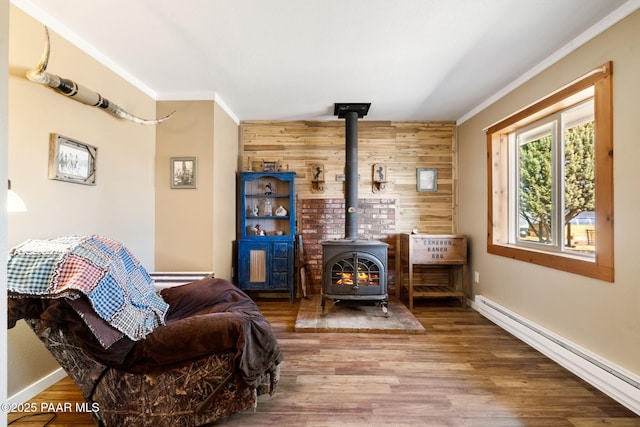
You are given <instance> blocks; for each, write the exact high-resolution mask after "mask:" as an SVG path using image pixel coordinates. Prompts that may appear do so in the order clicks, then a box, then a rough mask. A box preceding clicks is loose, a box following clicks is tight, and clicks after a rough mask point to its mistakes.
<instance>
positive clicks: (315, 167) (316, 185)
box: [311, 163, 324, 193]
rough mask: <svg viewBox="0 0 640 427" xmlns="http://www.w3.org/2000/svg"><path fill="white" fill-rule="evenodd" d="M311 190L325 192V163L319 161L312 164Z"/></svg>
mask: <svg viewBox="0 0 640 427" xmlns="http://www.w3.org/2000/svg"><path fill="white" fill-rule="evenodd" d="M311 192H312V193H324V165H321V164H319V163H314V164H312V165H311Z"/></svg>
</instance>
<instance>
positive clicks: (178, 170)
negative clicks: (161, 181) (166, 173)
mask: <svg viewBox="0 0 640 427" xmlns="http://www.w3.org/2000/svg"><path fill="white" fill-rule="evenodd" d="M197 180H198V159H197V158H196V157H171V188H185V189H189V188H197V184H198V182H197Z"/></svg>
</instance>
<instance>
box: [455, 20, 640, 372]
mask: <svg viewBox="0 0 640 427" xmlns="http://www.w3.org/2000/svg"><path fill="white" fill-rule="evenodd" d="M638 28H640V11H636V12H635V13H634V14H632V15H630V16H629V17H627V18H625V19H624V20H622V21H621V22H620V23H618V24H617V25H615V26H613V27H612V28H610V29H609V30H607V31H605V32H604V33H602V34H601V35H599V36H598V37H596V38H594V39H593V40H591V41H590V42H588V43H587V44H585V45H584V46H582V47H580V48H579V49H577V50H575V51H574V52H572V53H571V54H570V55H568V56H567V57H565V58H564V59H562V60H560V61H559V62H557V63H556V64H554V65H553V66H551V67H549V68H548V69H547V70H545V71H543V72H542V73H540V74H539V75H537V76H536V77H535V78H533V79H531V80H529V81H528V82H526V83H525V84H523V85H521V86H520V87H518V88H517V89H515V90H513V91H512V92H511V93H509V94H508V95H506V96H504V97H503V98H501V99H500V100H498V101H497V102H495V103H494V104H493V105H491V106H489V107H488V108H486V109H484V110H483V111H481V112H479V113H478V114H477V115H475V116H474V117H472V118H471V119H469V120H467V121H465V122H464V123H462V125H461V126H460V127H459V129H458V142H459V145H460V157H459V161H460V169H459V170H460V181H459V182H460V187H459V189H460V217H459V221H460V222H459V230H460V232H462V233H466V234H468V235H469V236H470V264H471V265H470V271H472V272H473V271H478V272H479V273H480V283H479V284H473V294H475V295H484V296H486V297H488V298H490V299H492V300H494V301H496V302H498V303H500V304H502V305H503V306H506V307H507V308H508V309H510V310H512V311H514V312H516V313H518V314H520V315H522V316H524V317H526V318H528V319H529V320H531V321H533V322H535V323H537V324H539V325H541V326H543V327H545V328H546V329H549V330H551V331H553V332H555V333H556V334H558V335H560V336H562V337H564V338H565V339H567V340H569V341H571V342H573V343H575V344H577V345H579V346H581V347H583V348H585V349H587V350H589V351H591V352H592V353H595V354H596V355H598V356H600V357H602V358H604V359H606V360H608V361H610V362H613V363H614V364H617V365H618V366H619V367H622V368H624V369H626V370H628V371H629V372H632V373H635V374H640V315H639V314H638V313H640V312H639V311H638V302H639V301H640V286H639V285H638V268H637V264H638V261H637V260H638V256H637V253H638V247H637V244H638V242H640V227H639V226H638V220H637V217H638V212H640V198H638V196H637V191H638V190H637V183H638V182H640V168H639V167H638V159H639V158H640V144H639V143H638V135H640V120H638V100H639V99H640V83H639V81H638V76H640V31H638ZM608 60H612V61H613V85H614V95H613V96H614V100H613V102H614V107H613V110H614V168H615V170H614V181H615V182H614V193H615V196H614V197H615V276H616V278H615V282H614V283H609V282H603V281H599V280H595V279H590V278H586V277H583V276H580V275H576V274H570V273H565V272H561V271H558V270H554V269H550V268H546V267H541V266H537V265H533V264H529V263H526V262H521V261H515V260H511V259H508V258H504V257H499V256H496V255H489V254H487V251H486V244H487V242H486V235H487V214H486V212H487V171H486V156H487V154H486V137H485V133H484V132H483V128H486V127H487V126H489V125H491V124H492V123H495V122H497V121H499V120H500V119H502V118H504V117H506V116H508V115H509V114H511V113H512V112H515V111H517V110H520V109H521V108H523V107H525V106H527V105H529V104H531V103H532V102H534V101H536V100H538V99H540V98H542V97H543V96H545V95H547V94H548V93H550V92H552V91H554V90H556V89H557V88H559V87H561V86H562V85H564V84H566V83H569V82H571V81H572V80H574V79H576V78H578V77H580V76H581V75H583V74H584V73H586V72H588V71H589V70H591V69H593V68H595V67H597V66H599V65H600V64H603V63H604V62H606V61H608ZM470 276H471V277H473V274H471V275H470Z"/></svg>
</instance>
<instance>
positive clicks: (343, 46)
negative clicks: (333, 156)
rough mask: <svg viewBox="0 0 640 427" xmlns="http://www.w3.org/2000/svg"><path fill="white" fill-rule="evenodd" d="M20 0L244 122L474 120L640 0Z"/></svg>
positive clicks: (120, 64)
mask: <svg viewBox="0 0 640 427" xmlns="http://www.w3.org/2000/svg"><path fill="white" fill-rule="evenodd" d="M12 2H13V3H14V4H15V5H16V6H18V7H20V8H21V9H23V10H25V11H26V12H27V13H29V14H30V15H32V16H33V17H34V18H36V19H38V20H39V21H41V22H43V23H44V24H45V25H47V26H49V28H51V29H52V30H53V31H55V32H57V33H58V34H60V35H62V36H63V37H65V38H67V39H68V40H69V41H71V42H72V43H74V44H75V45H77V46H78V47H80V48H81V49H83V50H85V51H86V52H87V53H89V54H90V55H92V56H94V57H95V58H96V59H98V60H99V61H101V62H102V63H104V64H105V66H107V67H109V68H111V69H112V70H114V71H115V72H117V73H118V74H120V75H121V76H123V77H124V78H126V79H127V80H129V81H130V82H132V83H133V84H134V85H136V86H137V87H139V88H140V89H141V90H143V91H144V92H145V93H147V94H148V95H150V96H152V97H153V98H155V99H157V100H203V99H216V100H217V101H218V102H220V103H221V104H222V105H223V106H224V107H225V108H226V109H227V111H230V112H231V114H232V115H234V116H235V118H236V119H238V120H332V119H335V117H334V116H333V104H334V102H371V103H372V105H371V109H370V111H369V115H368V116H367V119H372V120H458V121H460V120H464V119H465V117H468V116H469V115H470V114H472V113H473V111H475V110H476V109H477V108H479V107H481V106H482V105H485V104H487V103H489V102H491V99H495V97H496V96H497V94H499V93H501V91H504V90H505V89H504V88H505V87H506V88H508V87H509V86H510V85H513V84H514V83H517V82H518V81H522V80H523V79H526V78H527V77H531V76H532V74H534V73H535V72H536V70H538V71H540V69H541V66H543V65H544V66H548V65H550V63H552V62H553V61H555V60H557V59H559V57H561V56H562V54H563V53H564V54H566V53H568V52H570V51H571V50H573V49H574V48H577V47H579V45H580V44H582V43H584V42H585V41H587V40H588V39H589V38H590V37H592V36H594V35H596V34H597V33H598V32H600V31H602V30H604V29H606V28H607V27H608V26H610V25H612V24H613V23H615V22H617V21H618V20H619V19H621V18H623V17H624V16H626V15H628V14H630V13H631V12H633V11H634V10H635V9H637V8H638V7H640V0H628V1H627V0H455V1H451V0H184V1H180V2H178V1H175V0H136V1H131V0H109V1H77V0H12ZM51 49H52V51H51V52H52V53H51V55H52V57H55V46H52V48H51ZM545 64H546V65H545ZM595 65H597V64H595ZM49 71H50V72H52V73H55V70H54V69H51V70H49ZM64 77H67V78H71V79H73V76H71V75H69V76H64ZM79 83H82V82H79ZM92 89H94V90H96V91H98V92H99V91H100V88H92ZM104 95H105V96H107V97H108V94H104ZM113 101H114V102H116V103H117V102H118V100H116V99H114V100H113Z"/></svg>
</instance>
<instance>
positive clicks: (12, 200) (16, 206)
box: [7, 179, 27, 212]
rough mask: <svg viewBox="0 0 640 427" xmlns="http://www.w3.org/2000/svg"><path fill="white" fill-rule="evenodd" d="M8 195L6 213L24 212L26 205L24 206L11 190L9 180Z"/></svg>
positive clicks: (20, 198) (16, 194)
mask: <svg viewBox="0 0 640 427" xmlns="http://www.w3.org/2000/svg"><path fill="white" fill-rule="evenodd" d="M8 181H9V184H8V187H9V188H8V189H9V191H8V193H7V211H9V212H26V210H27V205H25V204H24V201H23V200H22V197H20V196H18V193H16V192H15V191H13V190H12V189H11V180H10V179H9V180H8Z"/></svg>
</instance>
